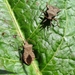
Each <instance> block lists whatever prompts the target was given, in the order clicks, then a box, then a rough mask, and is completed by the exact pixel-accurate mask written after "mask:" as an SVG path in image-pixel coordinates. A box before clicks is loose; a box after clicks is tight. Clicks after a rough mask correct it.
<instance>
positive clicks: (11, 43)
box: [0, 0, 75, 75]
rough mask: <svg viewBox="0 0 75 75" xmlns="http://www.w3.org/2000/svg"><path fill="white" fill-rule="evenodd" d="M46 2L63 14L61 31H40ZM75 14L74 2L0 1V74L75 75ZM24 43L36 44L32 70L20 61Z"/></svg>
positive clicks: (58, 28)
mask: <svg viewBox="0 0 75 75" xmlns="http://www.w3.org/2000/svg"><path fill="white" fill-rule="evenodd" d="M8 2H9V3H8ZM46 2H48V4H50V5H53V6H56V7H58V8H59V9H60V10H61V11H60V13H59V14H58V16H57V18H58V21H59V27H58V26H55V27H49V28H48V30H47V28H45V29H42V30H41V29H40V22H41V19H40V16H42V10H45V8H46ZM74 11H75V0H0V15H1V17H0V69H1V71H2V70H7V74H9V75H10V73H12V72H13V75H14V74H17V75H75V50H74V49H75V42H74V40H75V22H74V19H75V15H74V14H75V12H74ZM13 12H14V14H13ZM14 35H17V37H16V38H14ZM24 40H27V41H28V42H29V43H31V44H33V50H34V53H35V56H36V59H35V61H33V62H32V64H31V65H29V66H27V65H25V64H22V63H21V61H20V60H19V59H20V55H19V54H20V51H21V50H19V48H20V46H22V45H23V41H24ZM21 48H22V47H21ZM0 73H1V72H0Z"/></svg>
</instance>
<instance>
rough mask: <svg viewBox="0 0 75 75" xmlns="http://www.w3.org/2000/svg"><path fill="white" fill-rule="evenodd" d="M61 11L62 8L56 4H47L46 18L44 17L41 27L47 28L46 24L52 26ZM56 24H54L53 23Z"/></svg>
mask: <svg viewBox="0 0 75 75" xmlns="http://www.w3.org/2000/svg"><path fill="white" fill-rule="evenodd" d="M59 12H60V10H59V9H58V8H56V7H54V6H49V5H47V10H46V11H45V12H44V18H41V19H42V22H41V23H40V24H42V26H41V27H43V28H45V27H46V26H51V25H53V24H52V21H53V20H55V21H56V19H55V16H56V15H57V14H58V13H59ZM53 26H54V25H53Z"/></svg>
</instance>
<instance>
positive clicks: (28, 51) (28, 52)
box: [23, 42, 35, 65]
mask: <svg viewBox="0 0 75 75" xmlns="http://www.w3.org/2000/svg"><path fill="white" fill-rule="evenodd" d="M34 58H35V55H34V53H33V51H32V45H31V44H28V42H25V45H24V53H23V61H24V62H25V63H26V64H27V65H30V64H31V62H32V61H33V60H34Z"/></svg>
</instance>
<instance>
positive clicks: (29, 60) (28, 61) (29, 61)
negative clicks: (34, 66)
mask: <svg viewBox="0 0 75 75" xmlns="http://www.w3.org/2000/svg"><path fill="white" fill-rule="evenodd" d="M26 61H27V64H28V65H29V64H31V62H32V57H31V56H30V55H28V57H27V59H26Z"/></svg>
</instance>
